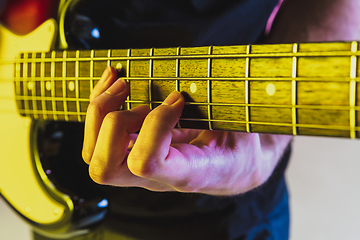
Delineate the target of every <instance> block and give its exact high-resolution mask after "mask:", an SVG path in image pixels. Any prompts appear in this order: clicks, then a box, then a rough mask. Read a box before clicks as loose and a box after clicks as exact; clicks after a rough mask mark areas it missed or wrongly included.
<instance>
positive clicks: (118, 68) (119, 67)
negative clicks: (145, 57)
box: [116, 63, 122, 71]
mask: <svg viewBox="0 0 360 240" xmlns="http://www.w3.org/2000/svg"><path fill="white" fill-rule="evenodd" d="M121 69H122V64H121V63H118V64H116V70H117V71H121Z"/></svg>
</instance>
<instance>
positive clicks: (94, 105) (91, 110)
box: [87, 101, 104, 116]
mask: <svg viewBox="0 0 360 240" xmlns="http://www.w3.org/2000/svg"><path fill="white" fill-rule="evenodd" d="M87 113H88V114H89V115H94V116H103V115H104V108H103V107H102V105H100V104H99V103H98V102H97V101H92V102H90V104H89V106H88V109H87Z"/></svg>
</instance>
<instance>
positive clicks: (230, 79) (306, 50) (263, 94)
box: [14, 42, 360, 138]
mask: <svg viewBox="0 0 360 240" xmlns="http://www.w3.org/2000/svg"><path fill="white" fill-rule="evenodd" d="M359 55H360V54H359V51H358V43H357V42H340V43H304V44H273V45H243V46H211V47H192V48H188V47H186V48H152V49H125V50H114V49H110V50H89V51H83V50H80V51H52V52H46V53H45V52H43V53H22V54H20V56H19V58H18V59H17V60H16V67H15V69H16V71H15V80H14V84H15V89H16V101H17V106H18V110H19V113H20V114H21V115H23V116H28V117H32V118H34V119H44V120H53V121H79V122H83V121H84V120H85V115H86V110H87V106H88V104H89V95H90V93H91V91H92V89H93V88H94V86H95V85H96V83H97V81H98V80H99V78H100V76H101V74H102V72H103V71H104V69H105V68H106V67H107V66H113V67H117V68H120V67H121V68H122V72H123V73H124V74H123V78H125V79H127V81H128V82H129V83H130V95H129V97H128V99H127V100H126V103H125V104H124V106H123V107H122V108H123V109H125V110H126V109H130V108H133V107H135V106H138V105H141V104H148V105H149V106H150V107H151V108H152V109H153V108H155V107H156V106H158V105H159V104H161V102H162V101H163V100H164V99H165V98H166V96H167V95H168V94H169V93H171V92H172V91H174V90H178V91H180V92H182V93H183V94H184V96H185V98H186V106H185V109H184V112H183V114H182V117H181V119H180V124H179V125H180V126H181V127H185V128H189V127H191V128H200V129H212V130H233V131H244V132H262V133H278V134H291V135H317V136H337V137H348V138H359V137H360V116H359V113H360V111H359V110H360V107H359V103H360V97H359V93H360V85H359V84H358V82H359V78H358V76H359V61H358V58H359Z"/></svg>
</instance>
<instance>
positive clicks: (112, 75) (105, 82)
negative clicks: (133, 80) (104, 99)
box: [90, 66, 117, 102]
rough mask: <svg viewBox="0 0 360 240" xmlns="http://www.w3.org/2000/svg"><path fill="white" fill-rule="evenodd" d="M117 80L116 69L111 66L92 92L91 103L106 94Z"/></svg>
mask: <svg viewBox="0 0 360 240" xmlns="http://www.w3.org/2000/svg"><path fill="white" fill-rule="evenodd" d="M116 79H117V71H116V70H115V68H113V67H111V66H109V67H107V68H106V69H105V70H104V72H103V74H102V76H101V78H100V80H99V82H98V83H97V84H96V85H95V87H94V89H93V90H92V92H91V94H90V102H91V101H93V100H94V99H95V98H97V97H98V96H99V95H100V94H102V93H103V92H105V91H106V90H107V89H108V88H109V87H110V86H111V85H112V84H113V83H114V81H115V80H116Z"/></svg>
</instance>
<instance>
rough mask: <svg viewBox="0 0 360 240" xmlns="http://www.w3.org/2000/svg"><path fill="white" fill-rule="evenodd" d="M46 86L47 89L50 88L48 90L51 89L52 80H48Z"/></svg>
mask: <svg viewBox="0 0 360 240" xmlns="http://www.w3.org/2000/svg"><path fill="white" fill-rule="evenodd" d="M45 88H46V90H48V91H50V90H51V82H50V81H48V82H46V84H45Z"/></svg>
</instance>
